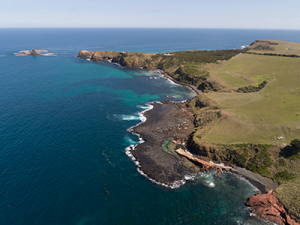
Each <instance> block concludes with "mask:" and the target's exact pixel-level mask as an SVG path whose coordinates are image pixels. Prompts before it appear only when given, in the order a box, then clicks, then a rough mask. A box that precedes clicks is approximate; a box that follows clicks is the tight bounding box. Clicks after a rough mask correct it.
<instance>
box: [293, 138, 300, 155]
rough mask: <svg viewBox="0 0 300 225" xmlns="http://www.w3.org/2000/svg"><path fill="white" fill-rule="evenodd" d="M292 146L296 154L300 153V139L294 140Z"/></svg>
mask: <svg viewBox="0 0 300 225" xmlns="http://www.w3.org/2000/svg"><path fill="white" fill-rule="evenodd" d="M291 146H292V148H293V149H294V150H296V152H300V140H299V139H297V138H296V139H294V140H292V141H291Z"/></svg>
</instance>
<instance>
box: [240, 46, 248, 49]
mask: <svg viewBox="0 0 300 225" xmlns="http://www.w3.org/2000/svg"><path fill="white" fill-rule="evenodd" d="M247 47H249V45H242V46H241V49H244V48H247Z"/></svg>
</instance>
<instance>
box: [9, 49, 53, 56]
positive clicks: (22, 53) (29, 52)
mask: <svg viewBox="0 0 300 225" xmlns="http://www.w3.org/2000/svg"><path fill="white" fill-rule="evenodd" d="M15 55H16V56H27V55H33V56H37V55H43V56H56V55H55V54H54V53H51V52H48V51H47V50H36V49H32V50H24V51H20V52H17V53H15Z"/></svg>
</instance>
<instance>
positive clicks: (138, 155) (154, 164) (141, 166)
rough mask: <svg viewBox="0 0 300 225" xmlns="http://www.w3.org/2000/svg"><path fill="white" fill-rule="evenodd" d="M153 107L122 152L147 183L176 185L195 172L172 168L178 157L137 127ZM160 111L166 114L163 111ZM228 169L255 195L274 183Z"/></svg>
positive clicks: (240, 169) (150, 116)
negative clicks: (136, 140) (253, 189)
mask: <svg viewBox="0 0 300 225" xmlns="http://www.w3.org/2000/svg"><path fill="white" fill-rule="evenodd" d="M91 60H94V61H98V60H97V59H91ZM109 62H111V61H109ZM111 63H113V64H117V65H119V66H121V67H124V68H135V67H136V68H138V66H122V65H121V64H119V63H118V62H111ZM143 69H148V70H150V71H151V70H152V71H158V72H159V73H160V74H162V75H163V76H164V77H166V78H167V79H169V80H171V81H172V82H174V83H177V84H179V85H184V86H188V87H189V88H190V89H191V90H193V91H194V92H195V93H196V95H198V94H200V93H201V91H199V90H197V88H196V87H195V86H193V85H190V84H186V83H182V82H180V81H177V80H175V79H174V78H172V77H170V76H169V75H168V74H167V73H166V72H165V71H163V70H160V69H156V68H143ZM172 104H180V103H172ZM181 104H182V103H181ZM162 105H165V104H162ZM154 110H155V106H154V107H153V108H152V109H149V110H147V112H145V115H144V116H145V117H146V118H147V119H146V121H144V122H143V121H142V122H141V123H139V124H137V125H136V126H135V127H134V128H133V129H132V130H131V131H130V132H132V133H134V134H136V135H138V136H139V139H140V143H139V144H137V145H136V146H131V147H130V148H129V149H127V151H126V152H130V154H127V153H126V154H127V155H128V156H130V155H131V156H130V157H132V159H133V160H134V162H135V164H136V165H137V166H138V168H137V170H138V172H139V173H140V174H141V175H143V176H145V177H146V178H147V179H149V180H150V181H151V182H153V183H156V184H159V185H162V186H165V187H170V188H177V187H180V186H181V185H183V184H184V183H185V180H186V179H185V175H188V174H189V173H195V170H194V171H191V170H190V171H189V170H184V169H186V168H185V167H184V166H182V165H181V167H180V168H178V167H175V166H174V165H176V164H178V162H179V161H178V160H177V161H176V159H174V157H173V158H172V157H170V156H169V157H166V153H165V152H164V151H162V150H161V144H162V141H161V139H160V142H159V141H156V143H155V144H153V143H154V142H153V139H152V138H151V136H149V133H148V134H146V135H145V133H143V131H141V130H140V128H141V127H143V128H144V131H145V130H146V129H145V127H147V125H148V123H147V122H149V120H151V119H153V118H156V117H157V115H155V112H154V115H152V114H150V112H152V111H154ZM162 111H164V110H162ZM164 113H165V114H169V113H168V112H166V111H165V112H164ZM175 118H179V117H176V116H175ZM159 120H162V118H160V119H159ZM155 122H157V121H155ZM165 122H166V121H165ZM158 127H160V128H158V130H160V131H162V129H163V126H158ZM147 129H148V128H147ZM156 130H157V129H156ZM153 131H155V130H153ZM155 132H156V131H155ZM161 133H162V132H161ZM190 133H191V132H190ZM188 135H189V134H186V137H185V138H187V136H188ZM173 137H174V136H173ZM149 143H151V145H154V147H155V148H156V150H157V151H156V155H155V154H154V155H153V154H152V156H154V157H153V158H154V159H155V160H154V161H153V158H152V159H151V157H150V158H149V155H151V154H148V153H149V152H151V151H152V150H153V149H154V148H153V147H152V148H151V145H150V144H149ZM158 149H160V150H161V151H160V153H158V152H159V151H158ZM147 151H148V152H147ZM173 156H174V155H173ZM164 158H169V159H168V160H166V161H168V163H169V164H164V163H162V161H163V160H160V159H164ZM143 162H145V163H143ZM162 165H164V166H162ZM164 169H166V170H164ZM153 170H157V171H156V172H155V171H153ZM230 172H231V173H233V174H235V175H237V176H238V177H239V178H241V179H245V180H246V181H247V182H249V183H250V184H251V185H253V186H254V187H256V188H257V189H258V190H259V191H260V192H261V193H258V194H257V195H255V196H263V195H264V194H266V193H268V192H269V191H271V190H274V188H276V187H277V186H278V185H277V183H275V182H274V181H272V180H271V179H269V178H264V177H262V176H260V175H259V174H256V173H253V172H251V171H248V170H246V169H244V168H234V169H232V170H231V171H230ZM168 176H169V177H168ZM250 197H252V196H250ZM250 197H249V198H250ZM265 208H266V207H265ZM251 209H252V208H251ZM286 215H287V214H285V215H281V214H280V215H279V216H278V217H284V216H286ZM251 216H256V217H257V216H258V217H260V218H263V219H268V218H267V217H265V216H263V215H262V216H260V215H259V214H251ZM270 221H272V220H270ZM295 224H298V223H295Z"/></svg>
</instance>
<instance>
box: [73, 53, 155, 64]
mask: <svg viewBox="0 0 300 225" xmlns="http://www.w3.org/2000/svg"><path fill="white" fill-rule="evenodd" d="M78 57H79V58H84V59H87V58H90V59H91V60H93V61H103V60H111V62H113V63H118V64H120V65H121V66H124V67H145V68H149V69H155V68H156V67H155V66H154V62H152V61H151V60H150V58H151V54H146V53H137V52H114V51H97V52H92V51H86V50H81V51H80V52H79V54H78Z"/></svg>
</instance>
